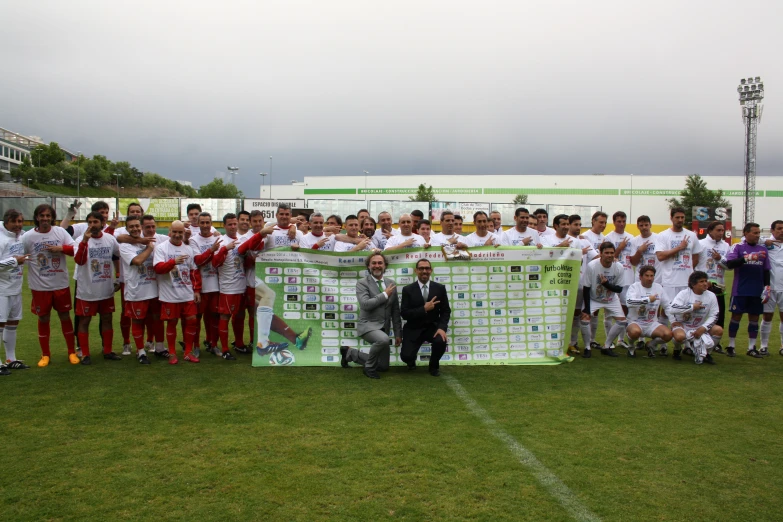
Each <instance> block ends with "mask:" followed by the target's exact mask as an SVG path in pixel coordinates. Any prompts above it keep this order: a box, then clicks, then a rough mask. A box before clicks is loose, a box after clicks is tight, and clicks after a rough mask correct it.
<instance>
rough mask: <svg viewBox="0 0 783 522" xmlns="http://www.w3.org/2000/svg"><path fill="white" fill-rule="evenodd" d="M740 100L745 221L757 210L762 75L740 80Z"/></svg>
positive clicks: (762, 94)
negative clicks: (743, 138) (742, 130)
mask: <svg viewBox="0 0 783 522" xmlns="http://www.w3.org/2000/svg"><path fill="white" fill-rule="evenodd" d="M737 92H738V93H739V102H740V106H741V107H742V123H744V124H745V201H744V202H743V203H744V206H745V209H744V210H745V215H744V218H745V220H744V223H750V222H752V221H753V214H754V213H755V210H756V138H757V136H758V130H759V122H761V111H762V110H763V109H764V107H763V105H762V104H761V100H763V99H764V82H762V81H761V77H759V76H756V77H755V78H748V79H747V80H746V79H745V78H743V79H741V80H740V84H739V87H737Z"/></svg>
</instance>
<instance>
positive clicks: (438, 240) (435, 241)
mask: <svg viewBox="0 0 783 522" xmlns="http://www.w3.org/2000/svg"><path fill="white" fill-rule="evenodd" d="M455 237H456V238H457V242H459V240H460V239H462V236H460V235H459V234H457V233H452V234H451V235H449V236H447V235H445V234H444V233H443V232H438V233H437V234H433V235H432V237H431V238H430V245H432V246H442V245H449V244H451V243H449V239H452V238H455Z"/></svg>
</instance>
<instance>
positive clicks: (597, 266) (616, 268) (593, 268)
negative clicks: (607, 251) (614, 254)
mask: <svg viewBox="0 0 783 522" xmlns="http://www.w3.org/2000/svg"><path fill="white" fill-rule="evenodd" d="M623 275H624V271H623V265H621V264H620V263H618V262H616V261H615V262H613V263H612V264H611V265H610V266H609V268H606V267H605V266H604V265H602V264H601V260H600V259H593V260H592V261H590V263H589V264H588V265H587V272H586V273H585V286H586V285H590V299H592V300H593V301H596V302H598V303H609V302H611V301H612V300H613V299H614V298H615V296H616V295H617V294H615V293H614V292H612V291H611V290H609V289H608V288H606V287H605V286H604V285H602V284H601V279H600V277H599V276H604V277H605V278H606V280H607V282H608V283H611V284H613V285H619V284H620V281H622V279H623Z"/></svg>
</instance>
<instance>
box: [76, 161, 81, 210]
mask: <svg viewBox="0 0 783 522" xmlns="http://www.w3.org/2000/svg"><path fill="white" fill-rule="evenodd" d="M81 162H82V151H80V150H78V151H76V199H79V192H80V188H79V187H81V185H82V180H81V172H80V171H79V166H80V165H81Z"/></svg>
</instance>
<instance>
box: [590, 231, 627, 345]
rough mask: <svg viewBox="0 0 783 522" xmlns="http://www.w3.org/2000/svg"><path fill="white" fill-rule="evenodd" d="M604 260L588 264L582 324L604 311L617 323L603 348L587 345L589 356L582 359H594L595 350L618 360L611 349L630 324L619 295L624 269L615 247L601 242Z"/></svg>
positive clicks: (601, 256)
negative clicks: (616, 259) (592, 357)
mask: <svg viewBox="0 0 783 522" xmlns="http://www.w3.org/2000/svg"><path fill="white" fill-rule="evenodd" d="M599 252H600V257H599V258H598V259H594V260H593V261H590V264H588V265H587V273H586V275H585V285H584V289H583V290H582V292H583V294H582V299H583V301H584V308H583V309H582V322H585V321H589V320H590V316H591V314H596V315H597V314H598V311H599V310H601V309H602V308H603V309H604V310H605V312H604V313H605V314H607V313H608V314H611V317H614V319H615V323H614V324H613V325H612V327H611V328H610V329H609V332H608V333H607V334H606V342H604V346H603V348H601V346H600V345H599V344H598V343H596V342H594V341H591V342H590V345H589V346H585V353H584V354H583V355H582V357H585V358H588V359H589V358H590V357H591V356H592V351H593V349H594V348H595V349H598V348H600V349H601V354H603V355H608V356H610V357H617V354H616V353H614V351H613V350H612V348H611V346H612V343H613V342H614V340H615V339H616V338H617V336H618V335H621V334H622V333H623V332H625V328H626V327H627V326H628V323H626V321H625V314H624V313H623V307H622V306H620V298H619V294H620V292H622V290H623V288H622V286H620V285H619V284H618V283H619V282H620V281H622V278H623V266H622V265H621V264H620V263H618V262H616V261H615V257H614V245H613V244H612V243H610V242H608V241H605V242H603V243H601V246H600V247H599Z"/></svg>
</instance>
